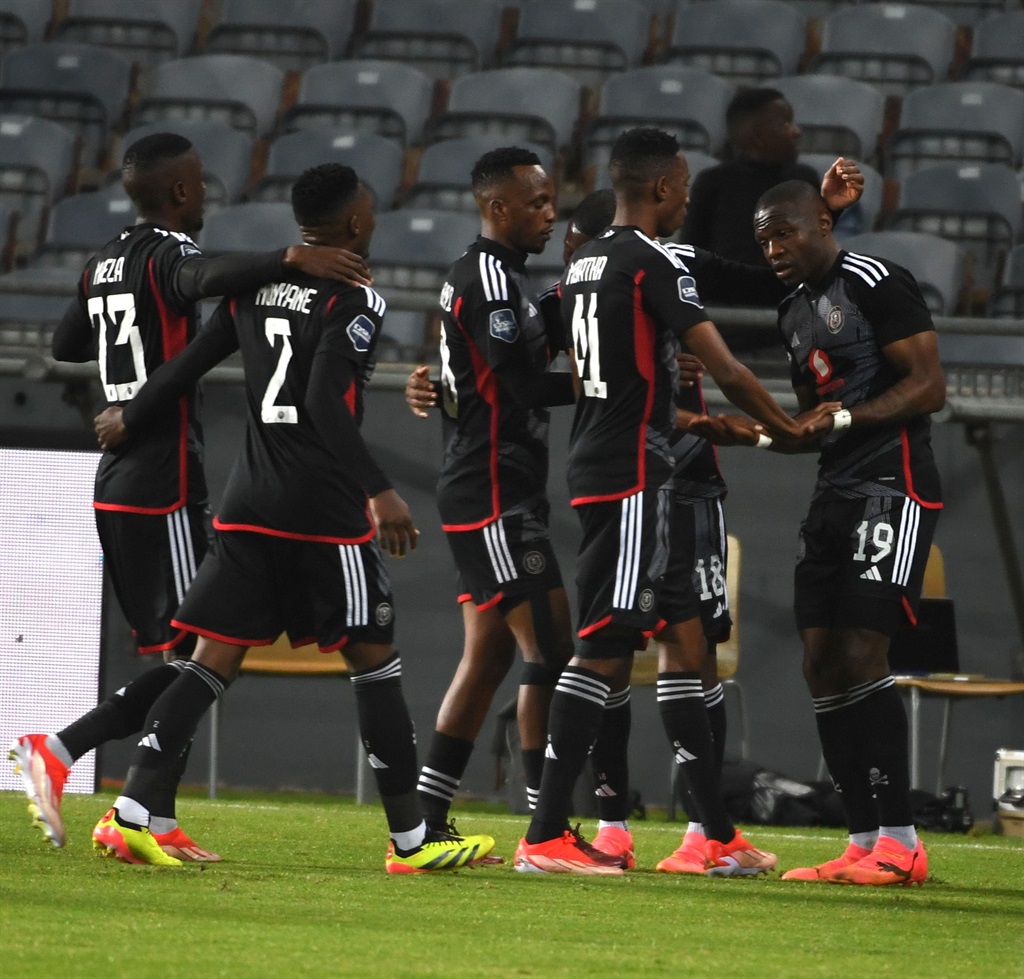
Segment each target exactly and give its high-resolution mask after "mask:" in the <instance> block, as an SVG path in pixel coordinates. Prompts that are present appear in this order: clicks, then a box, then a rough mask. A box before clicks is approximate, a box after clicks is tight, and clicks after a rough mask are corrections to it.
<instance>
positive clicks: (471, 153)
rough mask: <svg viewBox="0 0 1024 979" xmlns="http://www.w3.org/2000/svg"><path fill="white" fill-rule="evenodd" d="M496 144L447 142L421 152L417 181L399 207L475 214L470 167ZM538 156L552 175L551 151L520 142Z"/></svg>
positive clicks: (488, 141)
mask: <svg viewBox="0 0 1024 979" xmlns="http://www.w3.org/2000/svg"><path fill="white" fill-rule="evenodd" d="M497 145H498V144H497V143H495V141H494V140H493V139H483V138H472V137H470V138H464V139H446V140H443V141H442V142H440V143H433V144H432V145H430V146H428V147H427V148H426V149H425V150H424V151H423V156H422V157H421V158H420V167H419V174H418V176H417V177H416V182H415V183H414V184H413V186H412V187H411V188H410V189H409V192H408V193H407V194H406V195H405V197H404V198H403V199H402V207H415V208H427V209H430V208H434V209H436V210H440V211H448V210H452V211H465V212H466V213H469V214H476V213H477V206H476V201H475V200H474V198H473V190H472V188H471V187H470V180H469V175H470V171H471V170H472V169H473V164H474V163H476V161H477V160H478V159H479V158H480V157H481V156H483V154H484V153H486V152H488V151H489V150H493V149H494V148H495V147H496V146H497ZM518 145H520V146H522V147H523V148H524V149H529V150H533V152H534V153H536V154H537V156H539V157H540V161H541V165H542V166H543V167H544V169H545V170H547V172H548V173H549V174H551V175H552V176H554V170H553V165H554V161H553V158H552V154H551V151H550V149H548V148H546V147H543V146H536V145H534V144H531V143H519V144H518Z"/></svg>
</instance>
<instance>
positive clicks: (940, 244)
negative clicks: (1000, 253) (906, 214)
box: [843, 231, 967, 316]
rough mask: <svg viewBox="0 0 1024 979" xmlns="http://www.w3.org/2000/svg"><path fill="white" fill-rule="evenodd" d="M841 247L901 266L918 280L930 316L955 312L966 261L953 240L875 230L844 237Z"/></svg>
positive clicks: (917, 233) (903, 232) (950, 314)
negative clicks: (885, 259) (930, 313)
mask: <svg viewBox="0 0 1024 979" xmlns="http://www.w3.org/2000/svg"><path fill="white" fill-rule="evenodd" d="M843 247H844V248H845V249H846V250H847V251H850V252H855V253H860V254H862V255H876V256H878V257H879V258H887V259H889V261H891V262H895V263H896V264H897V265H902V266H903V267H904V268H905V269H908V270H909V271H910V272H911V273H912V274H913V276H914V278H915V279H917V283H918V285H919V286H920V287H921V293H922V295H923V296H924V299H925V302H926V303H927V304H928V309H929V310H931V312H932V314H933V315H935V316H953V315H954V314H955V313H956V311H957V305H958V301H959V297H960V293H961V292H962V291H963V288H964V273H965V271H966V267H967V260H966V257H965V255H964V253H963V251H962V250H961V249H960V248H959V247H957V246H956V245H954V244H953V242H951V241H946V240H945V239H944V238H937V237H936V236H935V235H928V234H921V233H919V232H916V231H875V232H869V233H868V234H862V235H855V236H854V237H852V238H847V239H846V240H845V241H844V242H843Z"/></svg>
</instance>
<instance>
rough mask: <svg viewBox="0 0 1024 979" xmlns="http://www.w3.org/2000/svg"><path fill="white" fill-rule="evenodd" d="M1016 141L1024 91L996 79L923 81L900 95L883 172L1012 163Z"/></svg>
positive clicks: (1021, 132) (1023, 133)
mask: <svg viewBox="0 0 1024 979" xmlns="http://www.w3.org/2000/svg"><path fill="white" fill-rule="evenodd" d="M1021 40H1022V41H1024V37H1022V38H1021ZM1022 144H1024V92H1018V91H1017V90H1016V89H1013V88H1010V87H1009V86H1007V85H999V84H997V83H996V82H948V83H946V84H940V85H929V86H928V87H927V88H922V89H918V90H917V91H915V92H911V93H910V94H909V95H907V96H906V97H905V98H904V99H903V110H902V112H901V114H900V124H899V128H898V129H897V130H896V131H895V132H894V133H893V134H892V136H891V137H890V138H889V142H888V145H887V146H886V151H885V159H886V176H887V177H891V178H893V179H894V180H902V179H903V177H905V176H906V175H907V174H908V173H911V172H912V171H914V170H921V169H923V168H924V167H927V166H934V165H935V164H939V163H1003V164H1005V165H1006V166H1008V167H1014V166H1016V165H1017V164H1018V163H1019V162H1020V156H1021V146H1022Z"/></svg>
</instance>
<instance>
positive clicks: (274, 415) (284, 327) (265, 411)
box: [260, 316, 299, 425]
mask: <svg viewBox="0 0 1024 979" xmlns="http://www.w3.org/2000/svg"><path fill="white" fill-rule="evenodd" d="M264 329H265V331H266V334H267V343H269V344H270V346H271V347H273V346H274V345H275V344H274V339H275V337H280V338H281V356H280V357H278V358H277V367H275V368H274V373H273V374H272V375H271V378H270V383H269V384H268V385H267V390H266V391H264V392H263V402H262V404H261V405H260V418H261V419H262V421H263V422H264V423H265V424H267V425H274V424H284V425H297V424H298V421H299V411H298V409H297V408H296V407H295V406H294V405H279V404H275V403H274V402H275V401H276V400H277V396H278V395H279V394H280V393H281V388H282V387H284V375H285V373H286V372H287V370H288V364H289V363H290V362H291V359H292V341H291V335H292V328H291V324H290V323H289V322H288V320H286V319H283V318H282V317H280V316H268V317H267V318H266V320H265V322H264Z"/></svg>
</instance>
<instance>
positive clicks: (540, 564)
mask: <svg viewBox="0 0 1024 979" xmlns="http://www.w3.org/2000/svg"><path fill="white" fill-rule="evenodd" d="M546 566H547V561H545V560H544V555H543V554H541V552H540V551H530V552H529V554H527V555H526V557H524V558H523V567H524V568H525V569H526V570H527V572H528V573H529V574H540V573H541V572H542V571H543V570H544V568H545V567H546Z"/></svg>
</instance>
